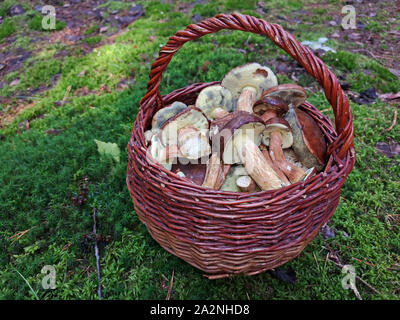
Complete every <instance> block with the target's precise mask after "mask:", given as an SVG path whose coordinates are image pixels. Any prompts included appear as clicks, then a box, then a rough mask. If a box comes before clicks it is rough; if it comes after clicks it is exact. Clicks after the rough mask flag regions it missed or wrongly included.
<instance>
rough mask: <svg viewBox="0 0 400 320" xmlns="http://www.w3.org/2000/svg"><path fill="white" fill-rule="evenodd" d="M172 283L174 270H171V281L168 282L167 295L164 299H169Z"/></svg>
mask: <svg viewBox="0 0 400 320" xmlns="http://www.w3.org/2000/svg"><path fill="white" fill-rule="evenodd" d="M173 285H174V270H172V276H171V281H170V282H169V286H168V292H167V297H166V298H165V300H169V299H171V292H172V287H173Z"/></svg>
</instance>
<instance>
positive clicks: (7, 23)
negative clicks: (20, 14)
mask: <svg viewBox="0 0 400 320" xmlns="http://www.w3.org/2000/svg"><path fill="white" fill-rule="evenodd" d="M15 30H16V29H15V25H14V23H13V22H12V21H11V19H6V20H4V21H3V23H2V24H0V41H1V40H3V39H4V38H7V37H8V36H9V35H11V34H12V33H14V32H15Z"/></svg>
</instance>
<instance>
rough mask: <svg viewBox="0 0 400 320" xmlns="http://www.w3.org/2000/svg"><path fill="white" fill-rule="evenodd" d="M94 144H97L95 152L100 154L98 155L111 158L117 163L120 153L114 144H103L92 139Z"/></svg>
mask: <svg viewBox="0 0 400 320" xmlns="http://www.w3.org/2000/svg"><path fill="white" fill-rule="evenodd" d="M94 142H96V144H97V151H98V152H99V153H100V155H107V156H111V157H112V158H113V159H114V160H115V161H116V162H118V163H119V160H120V159H119V158H120V153H121V151H120V150H119V147H118V145H117V144H116V143H111V142H103V141H99V140H96V139H94Z"/></svg>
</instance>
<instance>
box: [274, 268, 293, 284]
mask: <svg viewBox="0 0 400 320" xmlns="http://www.w3.org/2000/svg"><path fill="white" fill-rule="evenodd" d="M271 274H272V275H273V276H274V277H275V278H277V279H279V280H282V281H283V282H286V283H295V282H296V280H297V277H296V272H295V271H294V270H293V269H292V268H291V267H288V268H287V270H285V269H283V268H276V269H273V270H271Z"/></svg>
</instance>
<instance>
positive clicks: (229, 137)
mask: <svg viewBox="0 0 400 320" xmlns="http://www.w3.org/2000/svg"><path fill="white" fill-rule="evenodd" d="M264 128H265V125H264V123H263V121H262V120H261V118H260V117H258V116H256V115H254V114H251V113H248V112H245V111H236V112H234V115H233V118H232V119H231V120H230V121H228V122H227V123H225V125H224V127H223V129H222V130H221V131H220V132H219V141H220V152H221V153H220V154H221V155H222V160H223V162H224V163H226V164H234V163H239V162H240V158H239V156H238V154H237V152H236V150H235V147H234V138H235V136H236V135H242V134H246V135H247V136H248V137H249V138H251V139H252V141H253V142H254V143H255V144H256V145H257V146H258V145H259V144H260V143H261V134H262V132H263V130H264Z"/></svg>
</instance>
